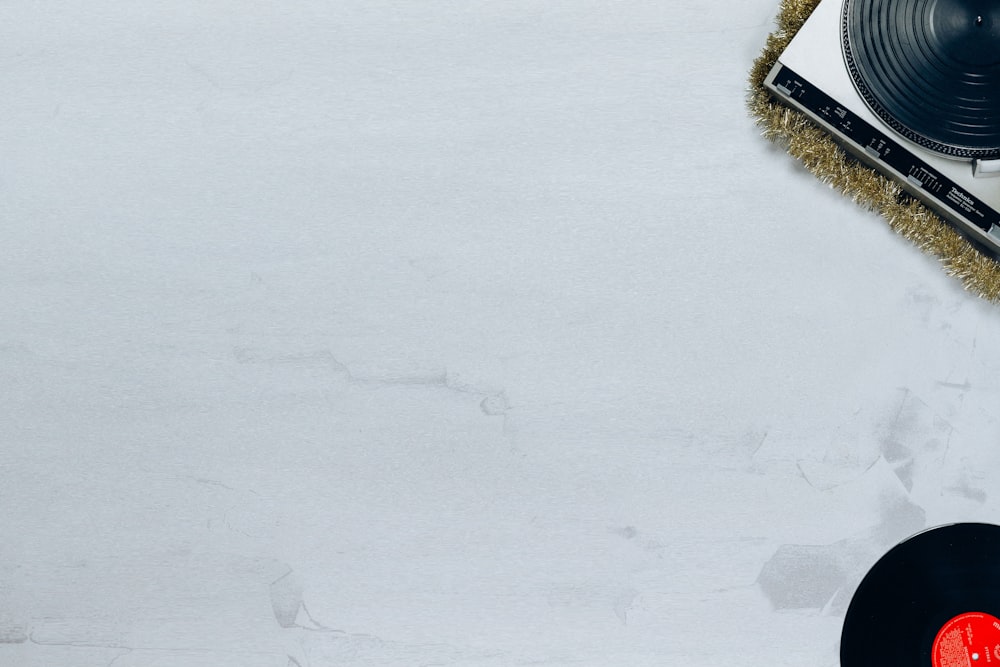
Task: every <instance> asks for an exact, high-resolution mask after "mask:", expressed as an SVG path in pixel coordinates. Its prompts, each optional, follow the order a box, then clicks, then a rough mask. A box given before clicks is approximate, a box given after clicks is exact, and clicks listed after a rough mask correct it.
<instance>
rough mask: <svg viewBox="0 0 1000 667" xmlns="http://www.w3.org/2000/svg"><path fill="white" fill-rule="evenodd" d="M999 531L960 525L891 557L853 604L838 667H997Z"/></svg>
mask: <svg viewBox="0 0 1000 667" xmlns="http://www.w3.org/2000/svg"><path fill="white" fill-rule="evenodd" d="M998 616H1000V527H998V526H994V525H990V524H982V523H960V524H952V525H948V526H942V527H940V528H935V529H932V530H928V531H925V532H923V533H919V534H917V535H915V536H913V537H911V538H910V539H908V540H906V541H905V542H902V543H901V544H899V545H897V546H896V547H894V548H893V549H892V550H890V551H889V552H888V553H887V554H886V555H885V556H883V557H882V558H881V559H880V560H879V561H878V562H877V563H876V564H875V565H874V566H873V567H872V569H871V570H870V571H869V572H868V574H867V575H866V576H865V578H864V579H863V580H862V582H861V584H860V585H859V586H858V589H857V592H856V593H855V594H854V597H853V599H852V600H851V604H850V607H849V608H848V610H847V615H846V617H845V619H844V628H843V634H842V636H841V645H840V664H841V666H842V667H875V666H876V665H878V666H879V667H884V666H885V665H900V666H908V665H913V666H918V665H919V666H920V667H970V666H971V667H976V666H978V665H984V666H985V665H1000V618H998Z"/></svg>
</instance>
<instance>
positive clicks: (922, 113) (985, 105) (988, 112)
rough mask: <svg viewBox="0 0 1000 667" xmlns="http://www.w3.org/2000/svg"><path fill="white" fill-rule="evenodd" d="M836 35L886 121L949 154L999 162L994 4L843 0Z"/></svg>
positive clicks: (997, 8)
mask: <svg viewBox="0 0 1000 667" xmlns="http://www.w3.org/2000/svg"><path fill="white" fill-rule="evenodd" d="M841 38H842V41H843V52H844V59H845V61H846V64H847V68H848V70H849V72H850V75H851V78H852V79H853V80H854V84H855V86H856V87H857V89H858V92H859V93H860V94H861V96H862V97H863V98H864V100H865V102H866V103H867V104H868V105H869V107H870V108H871V109H872V111H874V112H875V114H876V115H878V117H879V118H880V119H881V120H883V121H884V122H885V123H886V124H888V125H889V126H890V127H892V128H893V129H894V130H896V131H897V132H899V133H900V134H902V135H903V136H904V137H906V138H907V139H909V140H911V141H913V142H915V143H917V144H919V145H921V146H923V147H924V148H927V149H930V150H933V151H937V152H939V153H942V154H944V155H947V156H950V157H954V158H960V159H972V158H977V159H984V160H992V159H997V158H1000V3H995V2H992V1H990V0H845V2H844V8H843V16H842V25H841Z"/></svg>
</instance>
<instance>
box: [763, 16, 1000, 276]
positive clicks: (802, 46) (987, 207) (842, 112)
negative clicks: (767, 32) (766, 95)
mask: <svg viewBox="0 0 1000 667" xmlns="http://www.w3.org/2000/svg"><path fill="white" fill-rule="evenodd" d="M848 1H849V0H822V2H820V3H819V5H818V6H817V7H816V9H815V10H814V11H813V13H812V15H811V16H810V17H809V19H808V20H807V21H806V22H805V24H804V25H803V26H802V28H801V29H800V30H799V32H798V33H797V34H796V36H795V37H794V38H793V39H792V41H791V43H790V44H789V45H788V47H787V48H786V49H785V50H784V51H783V52H782V54H781V56H779V58H778V61H777V62H776V63H775V65H774V67H773V68H772V69H771V71H770V73H769V74H768V75H767V78H766V79H765V81H764V85H765V86H766V87H767V88H768V90H769V91H770V92H771V94H772V95H773V96H774V97H775V98H776V99H778V100H780V101H781V102H783V103H785V104H787V105H789V106H791V107H793V108H796V109H798V110H800V111H802V112H804V113H805V114H806V115H807V116H809V117H810V118H811V119H812V120H813V121H815V122H816V123H817V124H819V125H820V126H821V127H822V128H824V129H825V130H826V131H827V132H829V133H830V134H831V136H832V137H833V138H834V139H836V140H837V141H838V143H839V144H840V145H841V146H843V147H844V148H845V149H846V150H847V151H848V152H850V153H851V154H852V155H853V156H855V157H856V158H857V159H859V160H861V161H862V162H864V163H865V164H867V165H869V166H871V167H872V168H874V169H877V170H878V171H880V172H881V173H883V174H884V175H885V176H887V177H889V178H892V179H893V180H895V181H896V182H898V183H899V184H900V185H901V186H902V187H903V188H904V189H905V190H906V191H907V192H908V193H910V194H911V195H912V196H914V197H916V198H917V199H920V200H921V201H923V202H924V203H925V204H927V205H928V206H929V207H930V208H932V209H933V210H934V211H935V212H936V213H938V215H940V216H941V217H943V218H944V219H946V220H948V221H950V222H951V223H953V224H954V225H955V226H956V227H957V228H958V229H959V230H960V231H962V232H963V233H965V234H966V236H968V237H969V238H970V239H972V240H973V241H975V242H977V243H978V245H980V246H981V247H983V248H984V249H985V250H986V251H987V252H989V253H991V254H993V255H994V256H1000V161H997V160H975V159H956V158H954V157H951V156H947V155H944V154H942V153H940V152H936V151H933V150H929V149H927V148H924V147H923V146H921V145H919V144H918V143H916V142H914V141H911V140H910V139H907V138H906V137H904V136H902V135H901V134H900V133H898V132H896V131H895V130H894V129H893V128H892V127H890V126H889V125H888V124H887V123H885V122H884V121H883V120H882V119H880V118H879V117H878V115H876V113H874V112H873V110H872V109H871V108H870V107H869V105H868V103H866V101H865V100H864V98H863V97H862V95H861V94H860V93H859V91H858V89H857V87H856V85H855V82H854V80H853V79H852V77H851V73H850V71H849V69H848V64H847V60H846V58H845V54H844V48H843V44H844V41H843V40H844V33H843V16H844V10H845V6H846V4H845V3H846V2H848Z"/></svg>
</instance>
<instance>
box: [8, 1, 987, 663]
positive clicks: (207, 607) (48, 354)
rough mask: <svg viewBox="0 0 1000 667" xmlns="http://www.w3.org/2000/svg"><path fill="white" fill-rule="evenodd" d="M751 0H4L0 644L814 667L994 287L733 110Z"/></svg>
mask: <svg viewBox="0 0 1000 667" xmlns="http://www.w3.org/2000/svg"><path fill="white" fill-rule="evenodd" d="M776 9H777V3H776V0H743V1H741V2H721V3H688V2H680V1H679V0H666V1H662V0H661V1H659V2H640V1H634V2H624V1H623V2H612V1H611V0H547V1H545V2H534V1H526V0H520V1H518V0H513V1H510V2H499V1H495V2H487V1H468V2H451V1H448V2H446V1H443V0H429V1H427V2H412V1H411V2H396V1H387V0H338V1H337V2H320V1H318V0H315V1H300V2H278V1H276V0H275V1H270V2H268V1H257V2H252V1H249V0H248V1H245V2H233V1H229V0H213V1H212V2H193V1H184V0H182V1H178V2H171V3H158V2H152V1H151V0H139V1H137V2H124V1H116V2H110V1H108V0H94V1H92V2H86V3H80V2H52V1H44V0H43V1H40V2H34V3H26V2H21V3H7V4H6V5H5V6H4V7H2V8H0V26H2V27H0V91H2V94H0V232H2V234H0V392H2V394H0V396H2V402H0V440H2V442H0V444H2V450H0V664H2V665H12V666H13V665H17V666H19V667H34V666H38V667H42V666H46V667H47V666H54V665H73V666H74V667H90V666H102V667H103V666H105V665H111V664H113V665H114V666H115V667H154V666H155V667H175V666H176V667H182V666H183V667H188V666H194V667H202V666H208V665H211V666H213V667H217V666H220V665H226V666H228V665H234V666H235V665H239V666H246V667H323V666H327V665H331V666H333V665H455V666H458V665H460V666H469V667H484V666H489V667H495V666H500V665H574V666H575V665H593V666H609V665H610V666H614V665H665V664H684V665H717V664H735V663H737V662H739V663H741V664H756V665H775V666H776V665H797V666H798V665H824V666H834V665H836V664H837V660H838V659H837V646H838V640H839V633H840V624H841V621H842V618H843V612H844V607H845V606H846V604H847V601H848V600H849V598H850V595H851V593H852V592H853V587H854V586H855V585H856V583H857V580H858V578H859V577H860V576H861V575H862V574H863V572H864V571H865V570H866V569H867V568H868V567H869V566H870V565H871V563H872V562H874V560H875V559H876V558H877V557H878V555H880V554H881V553H883V552H884V551H885V550H886V549H887V548H889V546H890V545H892V544H894V543H895V542H896V541H898V540H899V539H901V538H902V537H904V536H906V535H909V534H911V533H913V532H915V531H916V530H919V529H921V528H923V527H925V526H930V525H935V524H939V523H944V522H951V521H958V520H985V521H990V520H996V519H997V517H998V507H997V500H996V497H995V493H994V491H993V489H995V488H996V481H997V480H996V477H997V471H998V470H1000V468H998V467H997V463H998V461H997V459H998V457H1000V453H998V450H997V447H996V445H997V441H998V436H1000V424H998V422H997V417H996V414H997V412H996V405H997V403H998V398H1000V397H998V392H997V384H996V382H995V380H994V378H995V377H996V376H997V372H998V370H1000V351H998V348H997V347H996V346H995V345H994V342H995V341H996V340H997V339H998V334H1000V318H998V310H997V308H996V307H995V306H991V305H989V304H987V303H984V302H982V301H980V300H978V299H977V298H975V297H973V296H972V295H970V294H967V293H965V292H963V290H962V288H961V286H960V284H959V283H958V282H957V281H955V280H953V279H950V278H948V277H947V276H946V275H945V274H944V273H943V272H942V271H941V270H940V269H939V267H938V266H937V263H936V261H935V260H934V259H933V258H929V257H926V256H924V255H922V254H921V253H920V252H919V251H917V250H916V249H914V248H913V247H911V246H910V245H909V244H908V243H907V242H906V241H904V240H902V239H899V238H897V237H896V236H894V235H893V233H892V232H891V231H890V230H889V228H888V226H887V225H886V224H885V223H883V222H882V221H881V220H880V219H878V218H877V217H875V216H874V215H872V214H870V213H867V212H865V211H862V210H860V209H859V208H857V207H856V206H855V205H854V204H852V203H851V202H850V201H847V200H846V199H844V198H842V197H841V196H839V195H837V194H836V193H834V192H832V191H831V190H829V189H828V188H826V187H825V186H823V185H822V184H820V183H818V182H817V181H816V180H815V179H813V178H812V177H811V176H809V175H808V174H806V173H805V172H804V171H803V170H802V169H801V168H800V167H799V166H798V165H796V164H795V163H794V162H793V161H792V160H791V159H790V158H788V157H787V156H786V155H784V153H783V152H782V151H781V150H780V149H778V148H776V147H774V146H771V145H768V144H767V143H766V142H765V141H764V140H763V139H761V138H760V137H759V135H758V131H757V129H756V128H755V127H754V126H753V124H752V122H751V120H750V119H748V117H747V114H746V111H745V109H744V95H745V86H746V84H745V80H746V73H747V70H748V69H749V67H750V65H751V61H752V60H753V58H754V57H755V56H756V55H757V53H758V52H759V50H760V48H761V46H762V45H763V42H764V39H765V37H766V35H767V33H768V32H769V31H770V30H771V27H772V24H771V21H772V18H773V15H774V13H775V11H776ZM832 57H835V58H839V54H832Z"/></svg>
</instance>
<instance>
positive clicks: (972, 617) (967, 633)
mask: <svg viewBox="0 0 1000 667" xmlns="http://www.w3.org/2000/svg"><path fill="white" fill-rule="evenodd" d="M931 660H932V662H933V664H934V667H982V666H984V665H993V666H995V667H1000V619H998V618H997V617H996V616H991V615H990V614H984V613H982V612H978V611H974V612H969V613H967V614H959V615H958V616H956V617H955V618H953V619H951V620H950V621H948V622H947V623H945V624H944V625H943V626H942V627H941V630H939V631H938V633H937V637H935V638H934V648H933V649H931Z"/></svg>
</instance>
